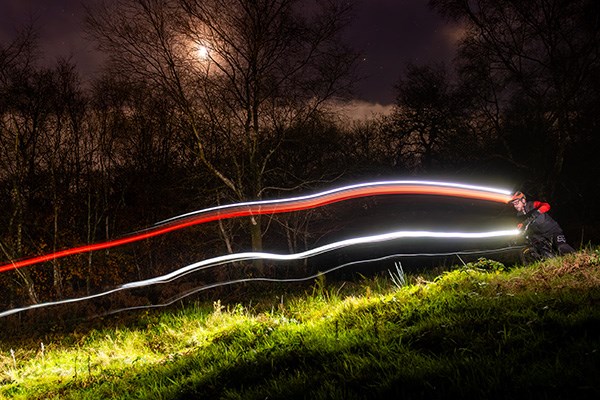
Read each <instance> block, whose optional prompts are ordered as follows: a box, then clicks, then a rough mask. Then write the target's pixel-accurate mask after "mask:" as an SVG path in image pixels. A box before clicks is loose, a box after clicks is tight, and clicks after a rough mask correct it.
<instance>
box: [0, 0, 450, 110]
mask: <svg viewBox="0 0 600 400" xmlns="http://www.w3.org/2000/svg"><path fill="white" fill-rule="evenodd" d="M97 2H98V0H1V1H0V41H2V43H7V42H9V41H10V40H12V38H13V37H14V35H15V33H16V32H17V31H18V30H19V29H22V28H23V26H25V25H27V24H29V23H32V24H33V25H34V27H35V28H36V29H38V31H39V32H40V48H41V50H42V51H43V54H44V61H45V62H47V63H49V64H51V63H52V62H53V61H55V60H56V59H57V58H58V57H64V58H71V59H72V60H73V61H74V62H76V63H77V65H78V66H79V69H80V71H81V74H82V76H83V77H84V80H85V78H90V77H91V76H93V74H94V73H95V72H97V69H98V66H99V64H100V62H101V59H102V57H101V56H100V55H99V54H98V53H96V52H95V51H94V45H93V44H92V43H90V42H88V41H87V40H86V39H85V37H84V35H83V16H84V7H83V5H82V4H85V5H87V6H92V5H93V4H95V3H97ZM347 38H348V40H349V41H350V42H351V43H352V44H353V45H354V46H355V47H356V48H357V49H358V50H359V51H361V53H362V54H363V55H364V57H363V59H362V61H361V63H360V66H359V73H360V74H361V75H364V77H365V78H364V79H363V80H361V81H359V82H358V83H357V87H356V97H357V98H358V99H360V100H364V101H368V102H373V103H381V104H389V103H392V102H393V101H394V97H395V96H394V90H393V85H394V84H395V83H396V82H397V81H398V79H399V77H400V76H401V73H402V71H403V70H404V68H405V66H406V64H407V63H408V62H411V63H416V64H423V63H429V62H438V61H445V62H447V61H449V60H450V59H451V57H452V56H453V51H454V41H453V35H452V32H451V29H450V27H449V26H448V25H447V24H445V23H444V22H443V20H442V19H441V17H439V16H438V15H436V14H435V13H434V12H433V11H431V10H430V9H429V8H428V6H427V0H357V1H356V19H355V21H354V24H353V26H352V28H351V29H350V30H349V31H348V33H347Z"/></svg>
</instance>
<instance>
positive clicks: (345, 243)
mask: <svg viewBox="0 0 600 400" xmlns="http://www.w3.org/2000/svg"><path fill="white" fill-rule="evenodd" d="M519 234H521V232H520V231H519V230H518V229H507V230H498V231H490V232H429V231H398V232H390V233H385V234H380V235H373V236H364V237H357V238H352V239H347V240H342V241H339V242H334V243H330V244H327V245H324V246H321V247H317V248H314V249H311V250H307V251H303V252H300V253H295V254H274V253H257V252H246V253H236V254H228V255H225V256H219V257H214V258H210V259H207V260H203V261H200V262H197V263H194V264H190V265H188V266H186V267H182V268H180V269H178V270H176V271H173V272H171V273H169V274H165V275H162V276H159V277H155V278H151V279H145V280H141V281H136V282H130V283H126V284H123V285H120V286H118V287H116V288H114V289H111V290H108V291H105V292H102V293H97V294H94V295H89V296H84V297H79V298H73V299H66V300H59V301H53V302H47V303H38V304H32V305H30V306H26V307H21V308H14V309H10V310H7V311H3V312H1V313H0V318H2V317H6V316H9V315H12V314H16V313H20V312H22V311H26V310H33V309H38V308H44V307H49V306H55V305H59V304H69V303H74V302H78V301H84V300H91V299H94V298H98V297H101V296H106V295H109V294H111V293H115V292H118V291H121V290H127V289H133V288H141V287H146V286H151V285H156V284H159V283H168V282H171V281H173V280H175V279H178V278H181V277H183V276H185V275H188V274H190V273H192V272H197V271H200V270H205V269H208V268H212V267H216V266H219V265H223V264H228V263H233V262H239V261H247V260H258V259H262V260H278V261H290V260H300V259H306V258H310V257H314V256H316V255H319V254H323V253H326V252H329V251H332V250H337V249H341V248H344V247H349V246H357V245H361V244H366V243H379V242H384V241H390V240H397V239H401V238H463V239H475V238H497V237H507V236H517V235H519ZM339 268H340V267H336V268H334V269H333V270H335V269H339ZM256 279H259V280H265V281H269V280H270V278H256ZM242 281H243V280H238V281H234V283H237V282H242ZM215 285H220V284H219V283H215V284H213V285H209V286H208V287H207V288H211V287H216V286H215ZM199 290H200V289H197V290H196V291H199ZM190 294H192V293H190ZM188 295H189V294H188Z"/></svg>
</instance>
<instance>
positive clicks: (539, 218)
mask: <svg viewBox="0 0 600 400" xmlns="http://www.w3.org/2000/svg"><path fill="white" fill-rule="evenodd" d="M548 210H550V205H549V204H548V203H544V202H541V201H528V202H527V203H525V214H521V215H520V216H521V217H523V218H524V220H523V223H522V224H523V228H524V229H525V230H526V231H527V233H529V234H530V235H535V236H543V237H545V238H549V239H550V238H553V237H556V236H558V235H562V234H563V232H562V229H561V227H560V225H558V222H556V221H555V220H554V219H553V218H552V217H551V216H550V215H549V214H548V213H547V212H548Z"/></svg>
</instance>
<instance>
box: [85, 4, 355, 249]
mask: <svg viewBox="0 0 600 400" xmlns="http://www.w3.org/2000/svg"><path fill="white" fill-rule="evenodd" d="M112 3H113V4H110V5H109V4H106V3H105V4H103V6H102V7H100V8H99V9H98V10H94V11H93V12H90V13H89V16H88V22H89V24H88V25H89V31H90V32H91V33H92V35H93V36H94V37H95V38H96V39H97V40H98V43H99V45H100V48H101V49H103V50H105V51H106V52H108V53H109V54H110V57H111V62H112V63H113V65H115V66H116V68H117V70H119V71H120V72H121V73H123V74H126V75H128V76H129V77H132V78H133V77H134V78H136V79H141V80H143V81H145V82H147V83H149V84H153V85H155V86H156V87H157V88H159V89H160V90H161V91H162V92H163V93H164V94H165V95H166V96H170V97H171V98H172V99H173V101H174V102H175V104H176V105H177V112H178V114H179V115H180V117H181V121H182V127H183V128H184V129H185V132H186V133H191V135H192V137H193V138H194V143H195V147H196V154H197V157H198V158H199V159H200V161H201V163H202V164H203V165H204V167H205V168H207V169H208V170H209V171H210V172H211V173H212V174H213V176H215V177H216V178H217V179H218V180H219V181H220V182H221V184H222V185H223V186H224V187H226V188H227V189H228V191H229V193H230V197H231V199H233V200H248V199H260V198H261V197H262V196H263V194H264V191H263V189H264V188H265V186H266V184H265V179H266V178H268V177H269V173H270V168H271V165H270V163H271V162H272V157H273V154H276V153H277V151H278V149H279V147H280V146H281V144H282V143H283V141H284V140H285V136H286V132H287V128H288V127H290V126H292V125H298V124H299V123H301V122H302V121H303V120H306V119H308V118H309V117H310V116H311V115H312V114H313V113H315V112H316V111H318V110H319V109H320V108H322V107H323V104H324V101H325V100H326V99H329V98H331V97H333V96H339V95H342V94H344V93H345V90H346V89H348V87H349V85H350V83H351V81H350V79H349V78H350V76H349V73H350V71H351V69H352V67H353V62H354V60H355V55H354V54H353V53H352V52H350V51H349V50H348V49H347V48H346V47H344V46H342V45H341V44H340V42H339V41H338V40H337V38H338V36H339V33H340V32H341V30H342V28H343V27H344V25H345V24H346V23H347V22H348V17H349V12H350V7H349V6H348V2H347V1H338V0H327V1H320V2H316V1H315V2H311V1H303V0H252V1H251V0H202V1H200V0H198V1H196V0H117V1H115V2H112ZM250 232H251V238H252V246H253V248H254V249H261V247H262V230H261V224H260V219H259V218H258V217H252V218H250Z"/></svg>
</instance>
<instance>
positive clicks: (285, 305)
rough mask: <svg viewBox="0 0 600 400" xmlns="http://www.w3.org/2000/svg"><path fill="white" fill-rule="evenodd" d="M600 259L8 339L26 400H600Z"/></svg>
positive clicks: (493, 269)
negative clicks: (383, 399)
mask: <svg viewBox="0 0 600 400" xmlns="http://www.w3.org/2000/svg"><path fill="white" fill-rule="evenodd" d="M599 267H600V251H598V250H594V249H589V250H585V251H582V252H580V253H577V254H575V255H570V256H567V257H565V258H559V259H553V260H547V261H545V262H540V263H536V264H532V265H528V266H521V267H515V268H512V269H510V270H507V269H506V268H504V266H503V265H502V264H500V263H497V262H494V261H491V260H480V261H478V262H476V263H469V264H466V265H463V266H460V267H457V268H455V269H452V270H450V271H447V272H442V273H440V274H439V275H437V276H423V275H421V276H401V275H402V274H403V271H402V270H401V269H398V268H397V269H396V270H395V271H392V272H390V274H389V275H388V276H378V277H374V278H371V279H363V280H362V281H361V282H358V283H350V282H346V283H341V282H335V283H327V282H326V280H325V279H324V278H323V279H318V280H317V281H316V282H315V283H314V285H313V286H312V287H311V288H310V289H308V290H306V292H305V293H298V294H296V295H290V294H287V293H286V294H285V296H282V295H281V294H278V293H275V292H273V291H272V292H270V293H268V294H267V295H265V296H264V298H262V299H260V301H259V302H258V303H257V302H256V299H255V300H254V305H250V304H251V303H250V304H244V303H238V304H227V305H225V304H222V303H221V302H220V301H216V302H214V303H212V304H210V303H202V304H200V303H196V304H190V305H188V306H185V307H180V308H178V309H173V310H170V311H163V312H145V313H139V314H137V315H134V316H132V317H130V318H128V319H126V320H125V321H126V322H121V323H118V322H114V319H113V320H108V321H106V324H105V326H104V327H100V328H97V329H86V328H85V326H82V327H80V328H79V329H78V328H75V329H73V330H71V331H69V332H63V333H54V334H52V333H46V334H44V335H39V336H37V337H34V338H13V339H11V340H4V341H3V342H1V343H0V371H1V374H0V384H1V386H0V397H3V398H15V399H32V398H36V399H37V398H44V399H104V398H111V399H113V398H114V399H189V398H207V399H213V398H218V399H265V398H269V399H284V398H285V399H290V398H291V399H295V398H307V399H338V398H339V399H373V398H394V397H396V398H400V397H408V398H423V399H436V398H451V397H464V398H536V399H544V398H599V396H600V382H599V379H598V377H600V307H599V306H598V304H599V302H600V268H599Z"/></svg>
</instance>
